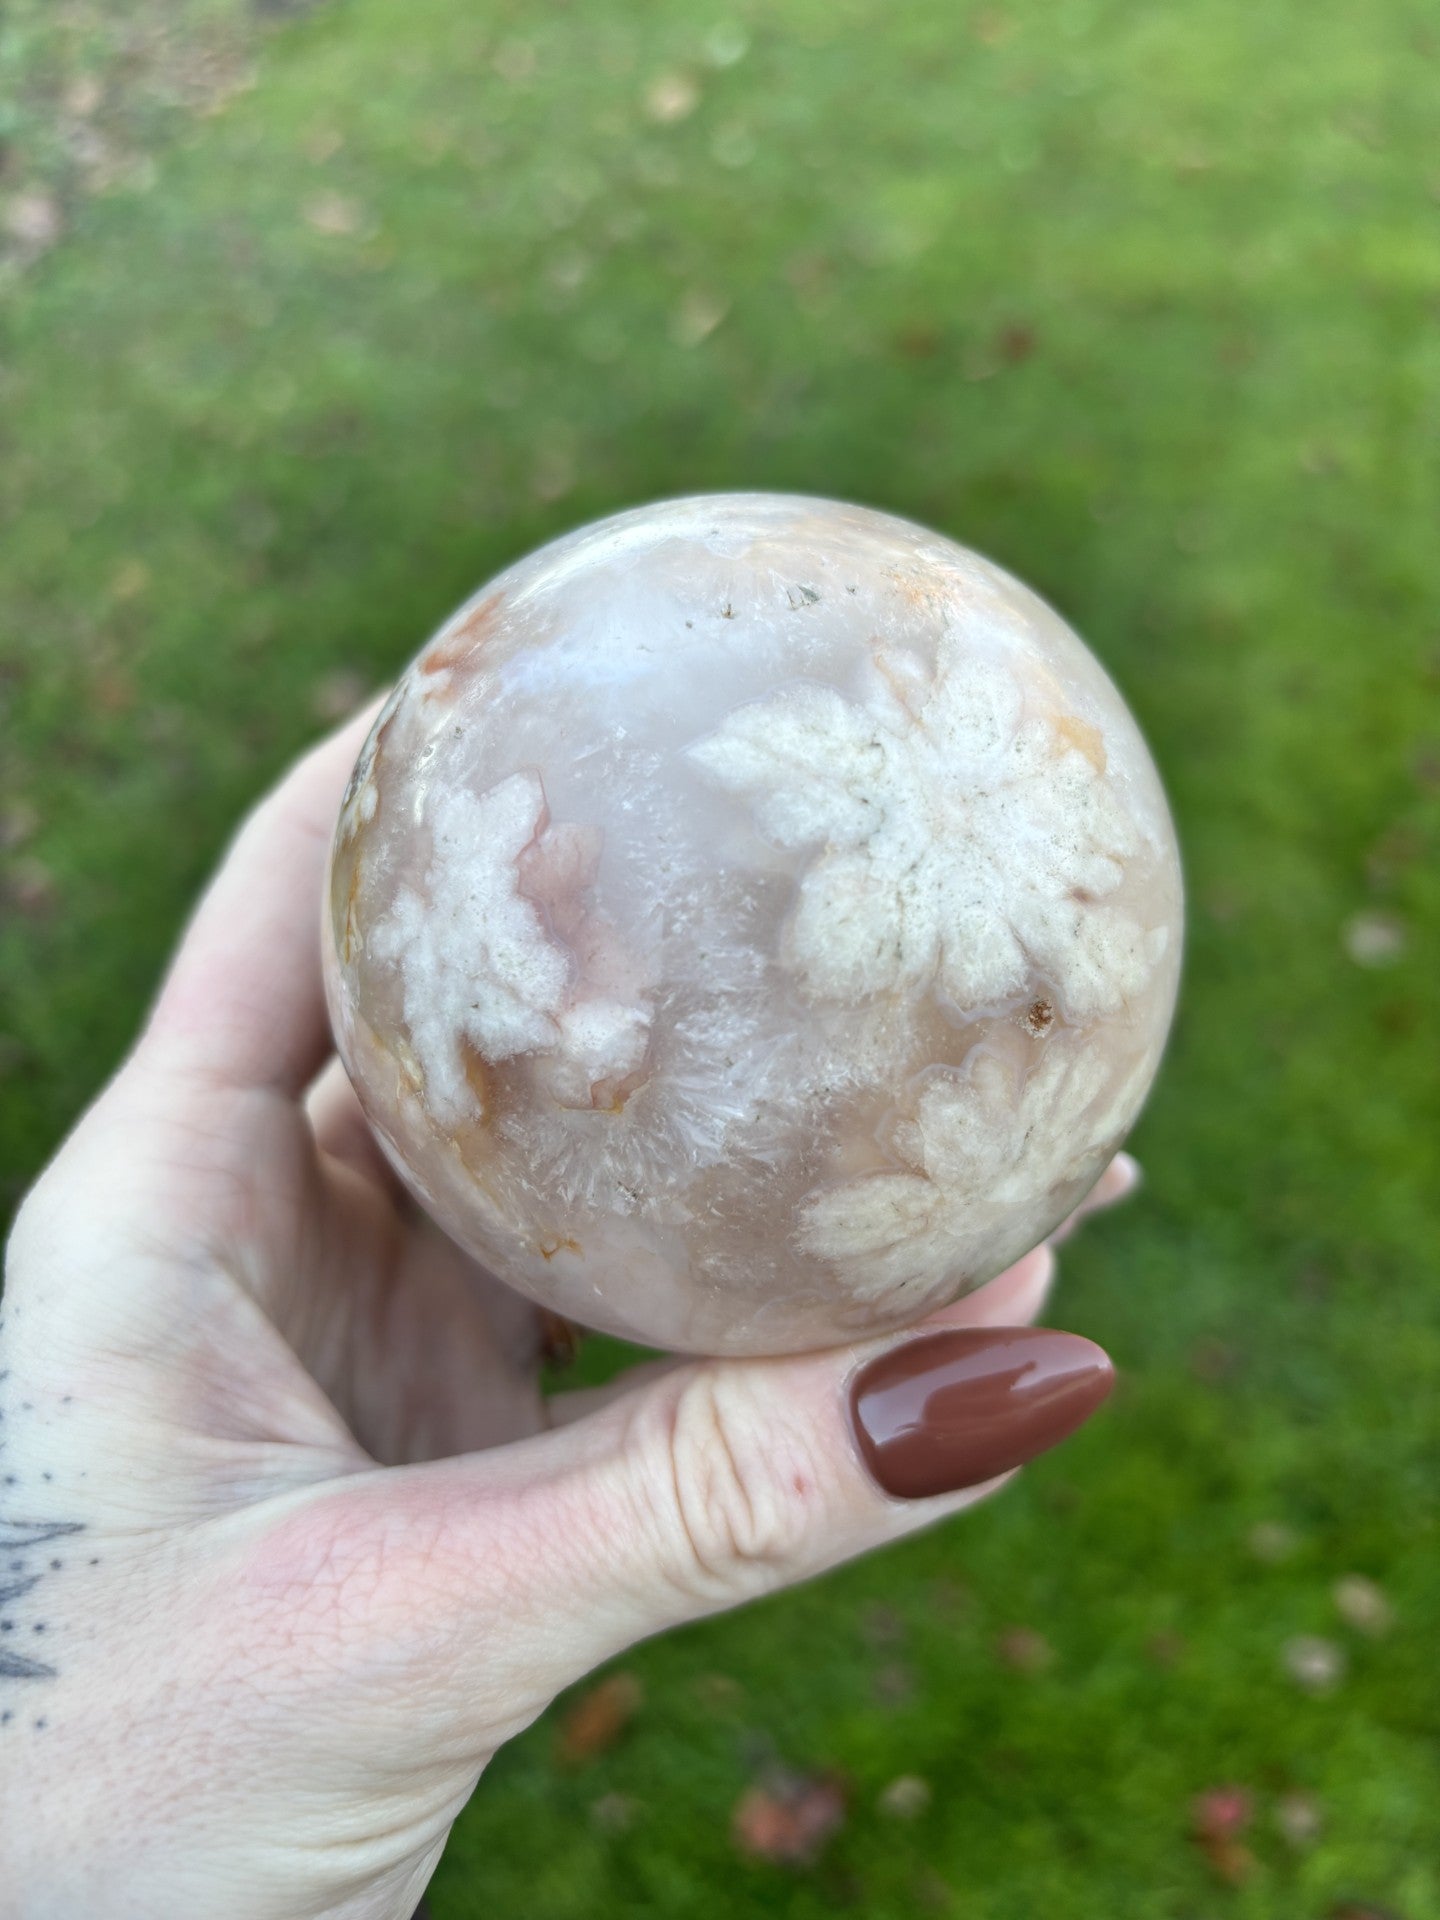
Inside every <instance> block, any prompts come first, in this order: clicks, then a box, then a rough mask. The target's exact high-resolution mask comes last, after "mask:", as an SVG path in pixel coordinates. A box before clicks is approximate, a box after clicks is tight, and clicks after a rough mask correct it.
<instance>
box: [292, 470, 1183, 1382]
mask: <svg viewBox="0 0 1440 1920" xmlns="http://www.w3.org/2000/svg"><path fill="white" fill-rule="evenodd" d="M326 926H327V934H326V946H327V953H326V971H327V987H328V992H329V996H330V1006H331V1013H332V1017H333V1021H334V1027H335V1034H336V1039H337V1043H338V1045H339V1048H340V1052H341V1055H342V1056H343V1058H344V1061H345V1064H346V1066H347V1068H348V1070H349V1072H350V1076H351V1078H352V1080H353V1081H354V1083H355V1086H356V1088H357V1090H358V1092H359V1095H360V1099H361V1101H362V1103H363V1105H364V1108H365V1111H366V1113H367V1115H368V1116H369V1119H370V1122H371V1124H372V1126H373V1127H374V1129H375V1131H376V1133H377V1135H378V1136H379V1138H380V1140H381V1142H382V1143H383V1145H384V1147H385V1149H386V1151H387V1153H388V1154H389V1157H390V1158H391V1160H392V1161H393V1162H394V1164H395V1166H396V1168H397V1169H398V1170H399V1172H400V1174H401V1175H402V1177H403V1178H404V1180H405V1181H406V1182H407V1184H408V1185H409V1187H410V1188H411V1190H412V1191H413V1192H414V1193H415V1194H416V1195H417V1196H418V1198H419V1199H420V1201H421V1202H422V1203H423V1205H424V1206H425V1207H426V1208H427V1209H428V1210H429V1211H430V1212H431V1213H432V1214H433V1216H434V1217H435V1219H436V1220H438V1221H439V1223H440V1224H441V1226H443V1227H444V1228H445V1229H446V1231H447V1232H448V1233H449V1234H450V1235H451V1236H452V1237H453V1238H454V1239H455V1240H457V1241H458V1242H459V1243H460V1244H461V1245H462V1246H463V1247H465V1248H466V1249H468V1251H469V1252H471V1253H472V1254H473V1255H474V1256H475V1257H476V1258H477V1259H478V1260H479V1261H481V1262H482V1263H483V1264H484V1265H485V1266H487V1267H488V1268H490V1269H491V1270H492V1271H493V1272H494V1273H496V1274H498V1275H499V1276H500V1277H501V1278H502V1279H504V1280H505V1281H508V1282H509V1283H510V1285H511V1286H513V1287H516V1288H518V1289H519V1290H520V1291H521V1292H522V1293H525V1294H528V1295H530V1296H531V1297H532V1298H533V1299H535V1300H537V1301H539V1302H541V1303H542V1304H543V1305H545V1306H546V1307H548V1308H551V1309H553V1310H554V1311H556V1312H558V1313H560V1314H563V1315H566V1316H568V1317H571V1318H573V1319H576V1320H579V1321H581V1322H584V1323H585V1324H587V1325H589V1326H594V1327H601V1328H605V1329H608V1330H610V1331H612V1332H615V1333H620V1334H624V1335H627V1336H629V1337H631V1338H633V1339H637V1340H641V1341H644V1342H647V1343H650V1344H652V1345H657V1346H666V1347H675V1348H681V1349H686V1350H690V1351H698V1352H710V1353H767V1352H783V1351H787V1350H791V1349H796V1348H803V1347H809V1346H818V1345H821V1344H825V1343H831V1342H836V1341H841V1340H845V1339H848V1338H853V1337H855V1336H857V1335H860V1334H866V1333H874V1332H877V1331H880V1330H882V1329H885V1328H889V1327H895V1326H899V1325H902V1324H904V1323H905V1322H907V1321H910V1320H913V1319H915V1318H916V1317H917V1316H919V1315H921V1314H923V1313H925V1312H927V1311H929V1310H931V1309H933V1308H935V1307H938V1306H940V1305H942V1304H944V1303H945V1302H947V1301H950V1300H953V1299H955V1298H956V1297H957V1296H958V1295H960V1294H962V1293H965V1292H966V1291H968V1290H969V1289H970V1288H973V1287H976V1286H979V1285H980V1284H981V1283H982V1282H983V1281H985V1280H988V1279H989V1278H990V1277H991V1276H992V1275H994V1274H996V1273H999V1272H1000V1271H1001V1270H1002V1269H1003V1268H1004V1267H1006V1266H1007V1265H1009V1264H1010V1262H1012V1261H1014V1260H1016V1259H1018V1258H1019V1256H1020V1255H1021V1254H1023V1253H1024V1252H1026V1251H1027V1249H1029V1248H1030V1247H1032V1246H1034V1245H1035V1244H1036V1242H1037V1241H1039V1240H1041V1239H1042V1238H1043V1237H1044V1236H1045V1235H1046V1234H1047V1233H1048V1232H1049V1231H1050V1230H1051V1229H1052V1228H1053V1227H1054V1226H1055V1225H1056V1224H1057V1223H1058V1222H1059V1221H1060V1220H1061V1219H1062V1218H1063V1217H1064V1216H1065V1214H1066V1213H1068V1212H1069V1211H1070V1209H1071V1208H1072V1207H1074V1206H1075V1204H1076V1203H1077V1202H1078V1201H1079V1200H1080V1199H1081V1198H1082V1197H1083V1196H1084V1194H1085V1193H1086V1192H1087V1191H1088V1189H1089V1188H1090V1187H1091V1186H1092V1185H1093V1183H1094V1181H1095V1180H1096V1178H1097V1177H1098V1175H1099V1174H1100V1172H1101V1171H1102V1169H1103V1168H1104V1166H1105V1164H1106V1162H1107V1161H1108V1159H1109V1158H1110V1156H1111V1155H1112V1154H1113V1153H1114V1151H1115V1149H1116V1147H1117V1146H1118V1145H1119V1144H1120V1142H1121V1140H1122V1139H1123V1138H1124V1136H1125V1133H1126V1131H1127V1130H1128V1128H1129V1127H1130V1126H1131V1124H1132V1122H1133V1121H1134V1119H1135V1116H1136V1114H1137V1112H1138V1111H1139V1109H1140V1106H1141V1103H1142V1101H1143V1100H1144V1098H1145V1095H1146V1092H1147V1090H1148V1088H1149V1086H1150V1082H1151V1080H1152V1078H1153V1076H1154V1073H1155V1070H1156V1066H1157V1064H1158V1061H1159V1058H1160V1053H1161V1049H1162V1047H1163V1045H1164V1041H1165V1034H1166V1030H1167V1027H1168V1025H1169V1021H1170V1016H1171V1012H1172V1009H1173V1005H1174V999H1175V990H1176V982H1177V978H1178V973H1179V966H1180V949H1181V887H1180V871H1179V861H1178V855H1177V849H1176V843H1175V835H1174V830H1173V828H1172V825H1171V821H1170V817H1169V814H1168V811H1167V809H1166V804H1165V799H1164V795H1163V793H1162V791H1161V787H1160V783H1159V780H1158V778H1157V776H1156V773H1155V768H1154V766H1153V765H1152V763H1151V760H1150V756H1149V754H1148V753H1147V751H1146V748H1145V743H1144V741H1143V740H1142V739H1141V736H1140V733H1139V731H1138V730H1137V728H1136V726H1135V723H1134V721H1133V720H1132V719H1131V717H1130V714H1129V712H1128V711H1127V709H1126V707H1125V704H1124V702H1123V700H1122V699H1121V697H1120V695H1119V694H1118V693H1117V692H1116V690H1115V687H1114V686H1113V684H1112V683H1111V682H1110V680H1109V679H1108V678H1107V677H1106V675H1105V673H1104V672H1103V670H1102V669H1101V667H1100V666H1099V664H1098V663H1097V662H1096V660H1095V659H1094V657H1093V656H1092V655H1091V654H1090V653H1089V652H1088V651H1087V650H1086V648H1085V647H1084V646H1083V645H1082V644H1081V642H1080V641H1079V640H1078V639H1077V638H1076V636H1075V635H1074V634H1073V633H1072V632H1071V631H1070V629H1069V628H1068V627H1067V626H1066V625H1065V623H1064V621H1063V620H1061V619H1060V618H1059V616H1058V615H1057V614H1055V613H1054V612H1053V611H1052V610H1051V609H1050V608H1049V607H1048V606H1046V605H1045V603H1044V602H1043V601H1041V600H1039V599H1037V597H1036V596H1035V595H1034V594H1033V593H1031V592H1030V591H1029V590H1028V589H1027V588H1026V587H1024V586H1022V585H1021V584H1020V583H1019V581H1017V580H1015V579H1013V578H1012V577H1011V576H1010V575H1009V574H1006V573H1004V572H1002V571H1001V570H1000V568H998V567H996V566H993V565H991V564H990V562H988V561H986V560H983V559H981V558H980V557H979V556H978V555H976V554H974V553H970V552H968V551H967V550H966V549H965V548H963V547H959V546H956V545H955V544H954V543H953V542H952V541H950V540H947V539H944V538H942V537H941V536H940V535H939V534H935V533H930V532H927V531H926V530H925V529H924V528H922V527H918V526H913V525H911V524H909V523H908V522H906V521H904V520H898V519H894V518H891V517H890V516H888V515H886V514H880V513H874V512H871V511H869V510H867V509H865V508H861V507H853V506H844V505H840V504H837V503H834V502H830V501H825V500H811V499H798V498H791V497H786V496H776V495H769V494H729V495H719V496H714V497H709V498H698V499H690V500H679V501H667V502H663V503H661V504H660V505H657V506H649V507H641V508H638V509H636V510H635V511H633V512H630V513H622V514H619V515H617V516H616V517H615V518H614V519H610V520H605V521H601V522H600V523H599V524H597V525H595V526H590V527H584V528H581V529H580V531H579V532H577V533H572V534H570V535H568V536H566V537H565V538H564V539H561V540H557V541H556V542H554V544H553V545H551V546H548V547H545V548H543V549H542V550H541V551H540V552H538V553H535V554H532V555H531V556H530V557H529V558H528V559H525V560H521V561H520V562H518V563H517V564H516V565H515V566H513V567H511V568H510V569H509V570H508V571H507V572H505V573H502V574H501V575H500V576H499V578H498V579H496V580H493V581H491V582H490V584H489V585H488V586H486V587H484V588H482V589H481V591H480V592H479V593H478V594H476V595H475V597H474V598H473V599H472V600H470V601H468V602H467V603H466V604H465V605H464V606H463V607H461V608H460V610H459V611H458V612H457V613H456V614H454V615H453V616H452V617H451V619H450V620H449V621H448V622H447V623H446V624H445V626H444V627H442V628H441V630H440V632H439V633H438V634H437V635H436V636H435V638H434V639H433V640H431V641H430V642H429V644H428V645H427V646H426V647H425V648H424V649H423V651H422V652H421V653H420V654H419V656H418V657H417V658H416V659H415V661H414V662H413V663H412V664H411V666H410V667H409V668H408V670H407V671H406V672H405V674H404V675H403V677H402V678H401V680H400V682H399V684H398V686H397V687H396V689H395V691H394V693H393V695H392V696H391V698H390V700H389V703H388V704H387V705H386V707H385V710H384V712H383V713H382V714H381V716H380V718H379V720H378V721H377V722H376V724H375V728H374V730H373V732H372V733H371V735H370V738H369V740H368V742H367V743H366V746H365V749H364V752H363V753H362V754H361V757H360V760H359V763H358V765H357V766H356V768H355V772H354V776H353V778H352V779H351V782H350V786H349V789H348V791H347V793H346V796H345V801H344V806H343V809H342V811H341V815H340V821H339V827H338V830H337V834H336V839H335V846H334V853H333V858H332V862H331V874H330V884H329V910H328V913H327V916H326Z"/></svg>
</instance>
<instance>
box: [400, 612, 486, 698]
mask: <svg viewBox="0 0 1440 1920" xmlns="http://www.w3.org/2000/svg"><path fill="white" fill-rule="evenodd" d="M504 600H505V595H504V594H503V593H492V594H491V595H490V596H489V597H488V598H487V599H485V600H482V601H481V602H480V604H479V606H478V607H475V608H472V610H471V611H470V612H469V613H467V614H466V615H465V616H464V618H463V619H461V620H459V621H457V622H456V624H455V625H454V626H453V627H450V628H448V629H447V630H446V632H444V633H442V634H441V636H440V638H439V639H438V640H437V641H436V642H435V644H434V645H433V646H432V647H428V648H427V649H426V651H425V652H424V653H422V654H421V656H420V658H419V660H418V662H417V663H416V664H417V666H418V667H419V670H420V672H421V673H422V674H424V675H426V676H430V675H434V674H437V673H449V672H451V671H453V670H454V669H455V668H457V667H464V666H465V665H467V664H468V662H469V661H470V660H471V658H472V657H473V656H474V655H475V654H476V653H478V652H479V651H480V649H481V648H482V647H483V646H484V645H485V643H486V641H487V640H489V639H491V638H492V637H493V635H494V632H495V626H496V619H497V616H498V614H499V612H500V608H501V606H502V605H503V604H504ZM432 692H433V689H432V690H427V693H426V698H427V699H429V698H430V697H431V693H432Z"/></svg>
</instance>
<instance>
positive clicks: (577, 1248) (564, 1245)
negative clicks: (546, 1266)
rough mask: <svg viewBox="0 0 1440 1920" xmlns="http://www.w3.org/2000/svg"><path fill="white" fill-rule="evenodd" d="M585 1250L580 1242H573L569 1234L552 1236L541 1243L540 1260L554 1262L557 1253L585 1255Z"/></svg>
mask: <svg viewBox="0 0 1440 1920" xmlns="http://www.w3.org/2000/svg"><path fill="white" fill-rule="evenodd" d="M584 1251H585V1249H584V1248H583V1247H582V1246H581V1245H580V1242H579V1241H578V1240H572V1239H571V1238H570V1236H569V1234H568V1233H567V1234H558V1233H557V1234H550V1235H548V1236H547V1237H546V1238H545V1239H544V1240H542V1241H541V1242H540V1258H541V1259H542V1260H544V1261H546V1262H549V1261H551V1260H553V1259H554V1258H555V1256H556V1254H557V1253H574V1254H580V1253H583V1252H584Z"/></svg>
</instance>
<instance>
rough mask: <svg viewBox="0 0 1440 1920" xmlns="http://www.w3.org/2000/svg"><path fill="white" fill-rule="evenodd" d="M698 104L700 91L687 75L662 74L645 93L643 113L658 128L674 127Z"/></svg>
mask: <svg viewBox="0 0 1440 1920" xmlns="http://www.w3.org/2000/svg"><path fill="white" fill-rule="evenodd" d="M699 103H700V89H699V88H698V87H697V86H696V84H695V82H694V81H693V80H692V79H691V78H690V76H689V74H688V73H662V74H661V75H660V76H659V77H658V79H656V80H653V81H652V82H651V84H650V86H649V87H648V88H647V89H646V92H645V113H646V117H647V118H648V119H651V120H653V121H655V122H656V124H657V125H658V126H662V127H670V126H674V124H675V122H676V121H677V120H684V119H686V118H688V116H689V115H690V114H692V113H693V112H694V111H695V109H696V107H697V106H698V105H699Z"/></svg>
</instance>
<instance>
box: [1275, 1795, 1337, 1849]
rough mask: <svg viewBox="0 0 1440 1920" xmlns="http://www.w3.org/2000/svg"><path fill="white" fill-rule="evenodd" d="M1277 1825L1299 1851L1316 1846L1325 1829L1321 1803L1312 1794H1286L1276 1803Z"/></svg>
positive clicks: (1286, 1838) (1285, 1837) (1284, 1836)
mask: <svg viewBox="0 0 1440 1920" xmlns="http://www.w3.org/2000/svg"><path fill="white" fill-rule="evenodd" d="M1275 1825H1276V1827H1277V1828H1278V1829H1279V1831H1280V1834H1281V1836H1282V1838H1284V1839H1285V1840H1287V1841H1288V1842H1289V1844H1290V1845H1291V1846H1292V1847H1295V1848H1296V1849H1297V1850H1298V1849H1299V1848H1302V1847H1311V1846H1314V1844H1315V1842H1316V1841H1317V1840H1318V1839H1319V1838H1320V1835H1321V1833H1322V1832H1323V1831H1324V1827H1325V1816H1324V1814H1323V1813H1322V1812H1321V1810H1320V1802H1319V1801H1318V1800H1317V1799H1316V1798H1315V1796H1314V1795H1313V1794H1310V1793H1284V1794H1282V1795H1281V1796H1280V1798H1279V1799H1278V1800H1277V1801H1276V1803H1275Z"/></svg>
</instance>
